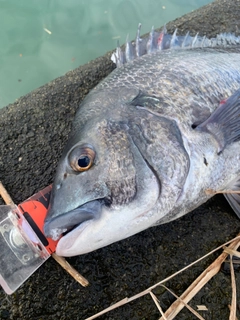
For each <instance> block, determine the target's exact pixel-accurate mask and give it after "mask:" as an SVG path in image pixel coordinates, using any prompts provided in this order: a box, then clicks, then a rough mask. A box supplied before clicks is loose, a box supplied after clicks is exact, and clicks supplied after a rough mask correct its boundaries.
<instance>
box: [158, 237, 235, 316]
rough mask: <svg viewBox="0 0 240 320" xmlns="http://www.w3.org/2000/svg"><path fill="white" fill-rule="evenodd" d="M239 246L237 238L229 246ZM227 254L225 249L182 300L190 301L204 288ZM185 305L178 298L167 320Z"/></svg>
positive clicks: (191, 286) (184, 294) (170, 309)
mask: <svg viewBox="0 0 240 320" xmlns="http://www.w3.org/2000/svg"><path fill="white" fill-rule="evenodd" d="M239 246H240V240H239V239H237V240H235V241H233V242H232V243H231V244H230V245H229V246H228V248H229V249H233V250H236V249H237V248H238V247H239ZM223 247H224V246H223ZM227 256H228V253H227V252H225V251H224V252H223V253H222V254H221V255H220V256H219V257H218V258H217V259H216V260H215V261H214V262H213V263H212V264H211V265H210V266H209V267H208V268H207V269H206V270H204V271H203V273H202V274H201V275H200V276H199V277H198V278H197V279H196V280H195V281H194V282H193V283H192V284H191V285H190V286H189V287H188V289H187V290H186V291H185V292H184V293H183V294H182V295H181V296H180V298H181V300H182V301H184V302H185V303H188V302H189V301H190V300H191V299H192V298H193V297H194V296H195V295H196V294H197V293H198V292H199V291H200V290H201V289H202V287H203V286H204V285H205V284H206V283H207V282H208V281H209V280H210V279H211V278H212V277H213V276H215V275H216V274H217V273H218V271H219V270H220V268H221V265H222V263H223V262H224V261H225V259H226V258H227ZM183 307H184V304H183V303H182V302H181V301H180V300H176V301H175V302H174V303H173V304H172V305H171V307H170V308H169V309H168V310H167V311H166V312H165V314H164V315H165V317H167V320H172V319H174V317H175V316H176V315H177V314H178V313H179V312H180V311H181V310H182V308H183ZM161 320H163V318H161Z"/></svg>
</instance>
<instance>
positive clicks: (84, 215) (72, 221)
mask: <svg viewBox="0 0 240 320" xmlns="http://www.w3.org/2000/svg"><path fill="white" fill-rule="evenodd" d="M102 205H103V201H102V200H101V199H97V200H92V201H89V202H86V203H84V204H82V205H80V206H78V207H76V208H75V209H73V210H70V211H68V212H66V213H63V214H61V215H59V216H56V217H54V218H47V219H46V220H45V223H44V234H45V236H46V237H49V238H52V239H53V240H58V239H59V238H60V237H61V236H65V235H66V234H68V233H70V232H72V231H73V230H75V229H76V228H78V227H79V226H80V225H81V224H82V223H84V222H86V221H89V220H95V219H98V218H99V217H100V215H101V211H102Z"/></svg>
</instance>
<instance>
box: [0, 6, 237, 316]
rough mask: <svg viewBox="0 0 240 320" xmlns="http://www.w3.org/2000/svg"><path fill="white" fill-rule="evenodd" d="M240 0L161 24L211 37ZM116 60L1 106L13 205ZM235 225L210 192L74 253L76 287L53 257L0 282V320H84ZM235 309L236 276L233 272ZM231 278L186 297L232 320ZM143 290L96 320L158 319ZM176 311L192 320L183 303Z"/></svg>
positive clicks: (229, 233)
mask: <svg viewBox="0 0 240 320" xmlns="http://www.w3.org/2000/svg"><path fill="white" fill-rule="evenodd" d="M239 17H240V1H237V0H219V1H215V2H214V3H213V4H210V5H207V6H205V7H203V8H201V9H199V10H197V11H195V12H193V13H190V14H188V15H185V16H183V17H182V18H180V19H177V20H175V21H173V22H171V23H169V24H168V25H167V28H168V30H169V31H170V32H172V31H173V30H174V29H175V28H176V27H177V28H178V30H179V33H186V32H187V31H188V30H191V31H192V32H193V33H196V32H198V31H200V34H201V35H204V34H207V35H208V36H214V35H216V34H217V33H218V32H226V31H235V30H236V26H237V25H239ZM113 68H114V66H113V65H112V63H111V62H110V53H108V54H106V55H105V56H103V57H101V58H99V59H96V60H94V61H92V62H91V63H89V64H87V65H84V66H82V67H80V68H78V69H76V70H74V71H72V72H69V73H67V74H66V75H65V76H63V77H60V78H58V79H56V80H54V81H52V82H51V83H48V84H46V85H45V86H43V87H41V88H39V89H37V90H35V91H33V92H31V93H30V94H28V95H26V96H24V97H22V98H20V99H19V100H18V101H16V102H15V103H14V104H12V105H9V106H7V107H6V108H4V109H2V110H0V145H1V153H0V180H2V182H3V183H4V185H5V186H6V188H7V189H8V190H9V192H10V194H11V196H12V198H13V199H14V201H15V202H16V203H19V202H21V201H23V200H24V199H26V198H27V197H29V196H30V195H32V194H33V193H34V192H36V191H38V190H40V189H42V188H43V187H45V186H47V185H48V184H50V183H51V182H52V180H53V175H54V171H55V169H56V164H57V162H58V159H59V157H60V155H61V150H62V148H63V146H64V144H65V142H66V139H67V135H68V132H69V130H70V125H71V121H72V119H73V116H74V113H75V110H76V108H77V106H78V105H79V103H80V102H81V100H82V99H83V97H84V96H85V95H86V94H87V93H88V91H89V90H90V89H91V88H92V87H94V86H95V85H96V84H97V83H98V82H99V81H100V80H101V79H102V78H104V77H105V76H106V75H107V74H108V73H110V72H111V70H112V69H113ZM239 231H240V222H239V220H238V219H237V217H236V216H235V214H234V213H233V212H232V210H231V208H230V207H229V205H228V204H227V202H226V201H225V199H224V198H223V197H222V196H216V197H214V198H213V199H211V200H210V201H208V202H207V203H206V204H205V205H203V206H201V207H199V208H198V209H197V210H195V211H193V212H192V213H190V214H188V215H186V216H184V217H183V218H181V219H179V220H177V221H174V222H172V223H169V224H167V225H162V226H159V227H155V228H152V229H149V230H146V231H144V232H142V233H140V234H138V235H136V236H133V237H131V238H129V239H126V240H123V241H121V242H119V243H116V244H113V245H111V246H108V247H106V248H103V249H100V250H98V251H96V252H93V253H90V254H87V255H84V256H79V257H74V258H70V259H69V261H70V263H71V264H72V265H73V266H74V267H75V268H76V269H77V270H79V272H81V273H82V274H83V275H84V276H85V277H86V278H87V279H88V280H89V282H90V286H89V287H88V288H82V287H80V286H79V284H77V283H76V282H75V281H74V280H73V279H72V278H71V277H70V276H69V275H68V274H66V273H65V271H64V270H63V269H62V268H61V267H59V266H58V265H57V264H56V262H55V261H54V260H52V259H49V260H48V261H47V262H46V263H45V264H44V265H43V266H42V267H41V268H40V269H39V270H38V271H37V272H35V273H34V275H33V276H32V277H31V278H30V279H29V280H28V281H27V282H26V283H25V284H24V285H23V286H22V287H21V288H20V289H18V290H17V291H16V293H14V294H13V295H12V296H7V295H5V293H4V292H3V291H2V290H0V301H1V306H0V319H14V320H16V319H39V320H40V319H62V320H65V319H85V318H87V317H88V316H90V315H93V314H95V313H97V312H98V311H101V310H102V309H104V308H106V307H108V306H109V305H110V304H112V303H114V302H117V301H119V300H120V299H123V298H124V297H126V296H128V297H130V296H132V295H134V294H136V293H138V292H140V291H142V290H144V289H146V288H147V287H149V286H151V285H153V284H154V283H156V282H158V281H160V280H161V279H164V278H165V277H166V276H168V275H170V274H172V273H174V272H176V271H177V270H179V269H180V268H182V267H184V266H185V265H187V264H189V263H190V262H192V261H193V260H195V259H197V258H199V257H200V256H202V255H204V254H206V253H207V252H208V251H210V250H211V249H213V248H215V247H216V246H218V245H219V244H221V243H223V242H225V241H227V240H229V239H230V238H232V237H234V236H235V235H237V233H238V232H239ZM216 256H217V254H215V255H213V256H211V257H209V258H207V259H206V260H204V261H203V262H201V263H199V264H197V265H196V266H194V267H193V268H191V269H190V270H189V271H187V272H185V273H183V274H181V275H180V276H178V277H176V278H174V279H173V280H171V281H169V282H168V283H167V285H168V286H169V287H170V288H171V289H172V290H174V291H175V293H176V294H181V292H182V291H183V290H184V289H186V288H187V287H188V286H189V285H190V284H191V282H192V281H193V280H194V279H195V278H196V277H197V276H198V275H199V274H200V273H201V272H202V271H203V270H204V268H206V267H207V266H208V265H209V264H210V263H211V262H212V261H213V260H214V258H216ZM236 281H237V289H238V316H240V302H239V301H240V289H239V288H240V274H239V269H238V271H237V272H236ZM155 293H156V294H157V296H158V298H159V299H160V300H161V305H162V307H163V308H166V307H167V306H169V304H170V303H171V302H172V301H173V298H172V296H171V295H169V294H168V293H167V292H166V291H165V290H164V289H162V288H158V289H156V290H155ZM230 302H231V279H230V276H229V274H228V273H224V272H222V271H221V272H220V273H219V274H218V275H217V276H216V277H214V278H213V279H212V280H211V281H210V282H209V283H208V284H207V285H206V286H205V288H204V289H203V290H201V292H200V293H198V294H197V296H196V297H195V298H194V299H193V300H192V302H191V303H190V304H191V306H192V307H194V308H196V305H199V304H200V305H206V307H207V308H208V311H200V313H201V314H202V316H203V317H204V318H205V319H228V314H229V311H228V304H230ZM158 318H159V312H158V310H157V308H156V307H155V306H154V303H153V302H152V300H151V299H150V297H149V296H147V297H145V298H141V299H139V300H137V301H135V302H133V303H131V304H127V305H125V306H124V307H121V308H119V309H117V310H115V311H113V312H111V313H108V314H106V315H104V316H102V317H101V318H99V319H108V320H110V319H114V320H118V319H119V320H120V319H134V320H135V319H136V320H137V319H153V320H154V319H158ZM176 319H184V320H186V319H194V316H193V315H192V314H190V313H189V312H188V311H186V310H185V309H184V311H182V312H181V313H180V314H179V315H178V316H177V318H176Z"/></svg>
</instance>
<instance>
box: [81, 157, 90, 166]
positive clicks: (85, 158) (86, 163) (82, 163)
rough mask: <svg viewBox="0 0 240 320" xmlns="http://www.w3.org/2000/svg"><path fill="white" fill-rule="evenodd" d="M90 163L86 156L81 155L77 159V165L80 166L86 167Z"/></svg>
mask: <svg viewBox="0 0 240 320" xmlns="http://www.w3.org/2000/svg"><path fill="white" fill-rule="evenodd" d="M89 164H90V159H89V157H88V156H82V157H80V158H79V159H78V165H79V167H81V168H86V167H87V166H88V165H89Z"/></svg>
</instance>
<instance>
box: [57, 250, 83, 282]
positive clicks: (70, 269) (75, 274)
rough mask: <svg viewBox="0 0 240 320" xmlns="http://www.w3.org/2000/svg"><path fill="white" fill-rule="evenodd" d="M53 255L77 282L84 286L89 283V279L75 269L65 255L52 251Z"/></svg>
mask: <svg viewBox="0 0 240 320" xmlns="http://www.w3.org/2000/svg"><path fill="white" fill-rule="evenodd" d="M52 257H53V258H54V259H55V260H56V261H57V262H58V263H59V264H60V265H61V266H62V267H63V269H65V270H66V271H67V272H68V273H69V274H70V275H71V276H72V277H73V278H74V279H75V280H76V281H77V282H79V283H80V284H81V285H82V286H83V287H86V286H88V285H89V282H88V281H87V279H85V278H84V277H83V276H82V275H81V274H80V273H79V272H78V271H77V270H76V269H74V268H73V267H72V266H71V265H70V264H69V263H68V262H67V261H66V260H65V258H63V257H60V256H58V255H57V254H56V253H52Z"/></svg>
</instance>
